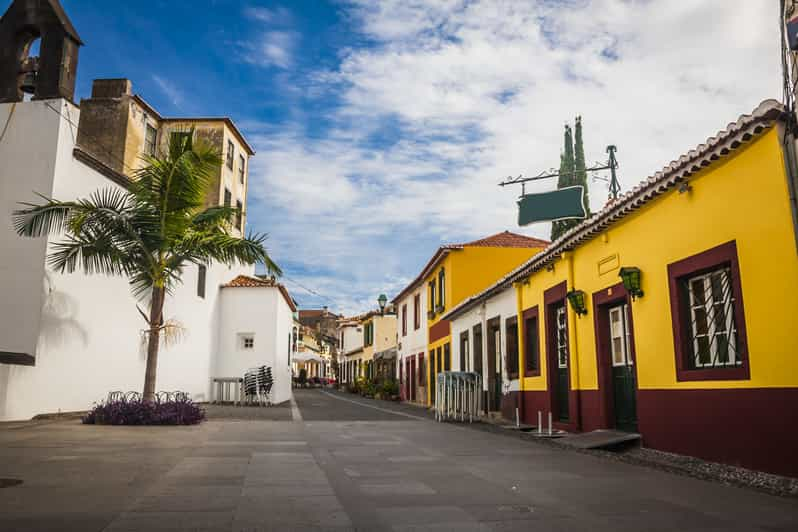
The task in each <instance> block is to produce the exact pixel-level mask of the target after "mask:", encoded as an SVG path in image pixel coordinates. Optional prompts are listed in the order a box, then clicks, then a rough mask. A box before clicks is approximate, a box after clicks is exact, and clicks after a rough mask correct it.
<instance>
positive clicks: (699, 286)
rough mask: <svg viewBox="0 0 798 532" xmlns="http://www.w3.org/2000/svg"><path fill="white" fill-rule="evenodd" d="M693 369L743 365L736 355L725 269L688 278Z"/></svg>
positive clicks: (728, 273)
mask: <svg viewBox="0 0 798 532" xmlns="http://www.w3.org/2000/svg"><path fill="white" fill-rule="evenodd" d="M684 283H685V286H686V291H687V299H688V305H689V308H690V328H689V334H690V343H691V346H692V360H691V361H690V362H691V365H692V367H693V368H695V369H697V368H714V367H728V366H739V365H742V357H740V356H739V354H738V345H737V324H736V323H735V317H734V302H735V299H734V293H733V291H732V283H731V270H730V268H729V267H728V266H726V267H722V268H718V269H715V270H712V271H710V272H708V273H704V274H701V275H696V276H693V277H689V278H687V279H686V280H685V281H684Z"/></svg>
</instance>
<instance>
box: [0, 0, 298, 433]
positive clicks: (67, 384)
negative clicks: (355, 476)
mask: <svg viewBox="0 0 798 532" xmlns="http://www.w3.org/2000/svg"><path fill="white" fill-rule="evenodd" d="M29 3H30V2H26V1H25V0H15V2H13V3H12V6H11V7H10V8H9V11H8V12H7V13H6V15H4V16H3V19H2V21H3V23H4V24H0V28H3V31H4V32H9V33H6V34H4V35H0V37H2V38H4V39H6V40H8V39H9V38H18V39H29V40H30V39H32V38H33V37H31V35H33V36H36V32H39V33H40V35H39V36H41V38H42V42H43V44H42V48H41V49H42V51H43V52H45V50H50V51H52V50H54V49H55V48H53V47H47V46H45V44H46V42H48V39H49V42H50V43H51V44H52V45H53V46H57V45H58V43H59V42H60V41H58V39H63V40H64V42H67V41H69V43H72V44H70V46H72V47H73V48H70V54H71V56H70V57H72V58H73V59H75V60H76V58H77V51H76V46H77V44H75V43H76V42H77V43H78V44H79V43H80V41H79V39H78V38H77V36H76V33H75V31H74V28H72V27H71V24H70V23H69V22H68V20H66V19H65V15H63V12H60V13H57V15H58V17H59V20H61V21H62V23H63V24H64V26H65V27H67V26H68V28H67V31H65V32H62V31H56V30H54V29H53V27H52V24H51V20H52V16H55V15H53V13H48V12H47V10H50V9H52V6H53V5H54V4H56V5H57V2H50V3H36V6H37V7H36V8H35V9H33V8H31V9H28V7H30V6H28V4H29ZM26 6H28V7H26ZM59 7H60V6H59ZM9 13H10V14H11V15H9ZM6 17H10V18H6ZM17 19H19V20H17ZM42 20H43V22H42ZM48 24H49V25H48ZM15 25H18V26H20V28H25V32H21V31H19V32H18V31H17V30H18V29H19V28H17V27H15ZM47 31H50V32H51V33H50V34H47V33H46V32H47ZM41 32H45V33H44V34H41ZM54 40H55V41H54ZM54 42H55V44H53V43H54ZM17 44H18V45H19V46H20V49H27V47H28V45H29V44H30V43H29V42H20V43H17ZM48 46H49V45H48ZM24 59H25V58H24V57H23V58H22V60H24ZM6 60H7V58H5V59H3V61H6ZM38 64H39V65H40V67H39V68H40V69H41V70H42V71H44V70H47V69H49V70H47V72H39V76H38V79H39V80H47V81H48V82H50V83H49V84H47V83H44V82H43V83H41V84H39V85H37V86H36V87H35V89H36V90H35V94H34V100H33V101H23V97H22V89H21V85H19V78H18V76H17V75H16V73H17V72H19V69H21V68H22V67H21V66H20V65H17V66H16V67H14V65H11V66H12V68H11V70H9V69H8V68H7V67H8V65H5V64H2V65H0V67H2V68H0V73H3V72H9V71H12V70H13V68H18V70H15V71H14V75H13V76H7V77H5V78H2V77H0V293H2V294H3V297H2V298H0V421H4V420H16V419H25V418H30V417H31V416H34V415H36V414H39V413H45V412H57V411H80V410H86V409H88V408H90V407H91V406H92V404H93V403H94V402H97V401H101V400H103V399H105V398H106V396H107V394H108V392H109V391H117V390H119V391H130V390H134V391H140V390H141V389H142V385H143V381H144V370H145V363H146V347H145V345H144V344H143V342H142V330H143V329H144V328H145V322H144V320H143V319H142V317H141V316H140V315H139V312H138V310H137V308H136V306H137V304H139V302H138V301H137V300H136V299H135V298H134V297H133V296H132V295H131V291H130V287H129V285H128V281H127V279H125V278H121V277H104V276H99V275H94V276H87V275H85V274H83V273H77V272H76V273H74V274H66V275H61V274H58V273H55V272H53V271H51V270H50V269H48V268H47V267H46V253H47V250H48V239H46V238H36V239H30V238H20V237H19V236H17V234H16V232H15V231H14V228H13V226H12V218H11V215H12V212H13V211H14V210H16V209H18V208H19V207H20V205H19V202H30V203H39V202H41V201H42V199H41V197H40V196H38V195H37V194H41V195H43V196H45V197H48V198H55V199H59V200H73V199H77V198H84V197H87V196H89V195H90V194H92V193H94V192H95V191H97V190H101V189H105V188H115V189H124V188H125V187H126V186H127V184H128V183H129V176H128V175H125V174H124V173H122V172H119V171H116V170H114V169H113V168H110V167H109V166H108V165H107V164H105V163H104V162H103V161H102V160H100V159H99V158H98V157H96V156H95V155H93V154H92V150H93V149H95V150H96V148H97V146H86V145H80V144H79V143H78V141H77V140H78V138H79V137H81V136H82V137H83V138H87V136H86V134H85V132H84V134H83V135H81V131H80V128H81V122H80V116H81V109H80V108H79V107H78V106H77V105H75V104H74V103H72V100H73V91H74V72H72V71H71V70H69V69H68V68H67V67H65V66H64V63H63V62H60V61H52V58H49V59H48V58H47V57H45V58H42V61H40V62H39V63H38ZM44 74H46V75H44ZM53 79H55V80H56V81H57V83H52V80H53ZM225 123H227V121H225ZM114 127H120V125H119V124H118V123H116V122H114V121H113V120H111V119H109V122H108V128H109V129H112V128H114ZM214 127H215V126H214ZM196 131H197V133H196V134H200V126H198V127H197V130H196ZM208 131H211V129H209V130H208ZM213 131H217V132H219V131H222V132H223V129H218V128H216V129H213ZM220 134H224V135H226V133H220ZM88 138H91V137H88ZM236 141H237V142H238V139H236ZM140 149H141V150H144V149H146V143H145V144H141V145H140ZM239 152H241V150H239ZM243 153H246V150H244V151H243ZM246 163H247V161H246V158H244V164H245V165H246V166H242V167H241V168H243V169H244V170H247V169H248V164H246ZM220 179H223V181H222V183H224V181H225V180H226V179H227V178H226V177H220ZM238 181H239V184H243V186H246V183H247V182H248V178H247V175H246V172H244V174H243V176H241V177H239V178H238ZM238 197H240V198H246V193H245V191H244V190H242V191H241V193H240V195H239V196H238ZM218 202H219V203H223V202H224V200H223V198H221V197H220V198H218ZM241 227H242V228H243V221H242V226H241ZM52 240H54V241H57V240H59V239H58V238H53V239H52ZM253 273H254V267H235V268H229V267H227V266H220V265H212V266H210V267H208V268H207V270H206V269H205V268H200V267H197V266H188V267H186V269H185V271H184V273H183V278H182V280H183V282H182V284H180V285H178V286H177V287H176V288H175V290H174V293H173V294H171V295H170V296H168V297H167V300H166V305H165V307H164V317H165V318H166V319H169V320H174V321H176V322H178V323H179V324H180V325H181V326H182V328H183V331H184V334H183V335H182V338H181V339H180V340H179V341H178V342H177V343H175V344H174V345H171V346H165V347H162V349H161V352H160V355H159V359H158V373H157V375H158V378H157V381H156V389H157V390H159V391H160V390H165V391H175V390H180V391H185V392H187V393H188V394H189V395H190V397H191V398H192V399H194V400H197V401H206V400H209V399H210V393H211V380H212V378H214V377H234V376H240V375H241V374H242V370H245V369H246V368H247V367H251V366H255V365H272V364H273V374H274V377H275V379H276V382H275V387H274V389H273V400H274V401H280V400H286V399H288V398H289V394H290V380H289V379H288V377H287V372H288V365H289V361H288V354H287V352H286V350H287V349H288V345H289V337H290V334H291V323H292V322H291V310H290V306H291V304H290V303H287V302H285V301H282V299H281V298H278V297H277V296H276V295H274V294H276V293H277V292H279V291H282V292H284V289H280V288H275V287H272V288H271V289H269V290H267V289H261V288H253V289H252V291H251V292H250V289H248V288H224V289H222V286H223V285H225V284H227V283H229V282H230V281H232V280H233V279H235V278H236V277H237V276H239V275H250V276H251V275H252V274H253ZM238 290H241V292H238ZM272 293H274V294H272ZM261 298H262V300H261ZM287 299H288V300H290V298H287ZM239 305H241V306H240V307H239ZM286 316H287V317H286ZM246 334H254V336H255V349H254V350H253V351H252V352H244V353H242V352H241V351H240V350H239V349H237V346H238V344H237V343H236V342H237V341H238V340H240V339H242V338H243V336H241V335H246ZM272 346H273V347H272ZM283 354H285V356H283Z"/></svg>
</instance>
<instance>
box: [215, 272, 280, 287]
mask: <svg viewBox="0 0 798 532" xmlns="http://www.w3.org/2000/svg"><path fill="white" fill-rule="evenodd" d="M276 285H277V283H276V282H274V281H273V280H271V279H259V278H257V277H250V276H248V275H239V276H238V277H236V278H235V279H233V280H232V281H230V282H229V283H227V284H224V285H222V287H224V288H257V287H260V286H276Z"/></svg>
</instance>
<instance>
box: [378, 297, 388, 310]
mask: <svg viewBox="0 0 798 532" xmlns="http://www.w3.org/2000/svg"><path fill="white" fill-rule="evenodd" d="M377 303H379V305H380V312H381V313H384V312H385V305H386V304H387V303H388V296H386V295H385V294H380V297H378V298H377Z"/></svg>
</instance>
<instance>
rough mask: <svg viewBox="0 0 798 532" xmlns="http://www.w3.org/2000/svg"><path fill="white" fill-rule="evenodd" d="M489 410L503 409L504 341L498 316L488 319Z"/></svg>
mask: <svg viewBox="0 0 798 532" xmlns="http://www.w3.org/2000/svg"><path fill="white" fill-rule="evenodd" d="M487 332H488V375H487V377H488V379H487V380H488V410H489V411H492V412H497V411H499V410H501V402H502V341H501V336H502V333H501V320H500V318H499V317H498V316H497V317H495V318H492V319H491V320H489V321H488V330H487Z"/></svg>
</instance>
